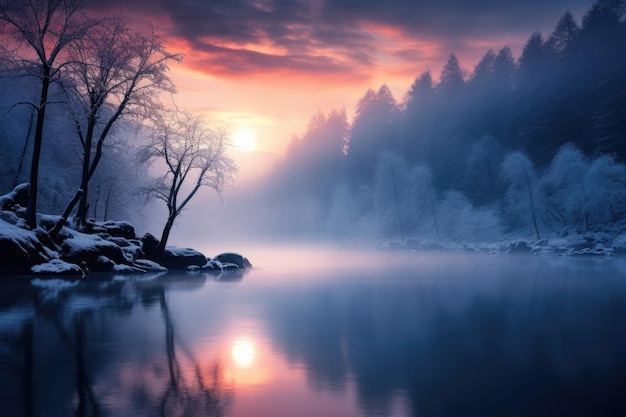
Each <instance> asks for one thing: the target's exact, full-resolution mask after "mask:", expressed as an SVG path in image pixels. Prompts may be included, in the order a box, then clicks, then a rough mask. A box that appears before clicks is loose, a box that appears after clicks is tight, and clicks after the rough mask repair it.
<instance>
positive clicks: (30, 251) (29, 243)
mask: <svg viewBox="0 0 626 417" xmlns="http://www.w3.org/2000/svg"><path fill="white" fill-rule="evenodd" d="M0 256H1V257H2V273H5V274H23V273H28V272H30V268H31V266H33V265H36V264H39V263H42V262H47V261H49V260H50V258H49V257H48V256H47V255H46V251H45V249H44V248H43V246H42V244H41V242H40V241H39V240H38V239H37V235H36V234H35V233H34V232H32V231H30V230H26V229H22V228H21V227H18V226H14V225H12V224H9V223H7V222H5V221H3V220H0Z"/></svg>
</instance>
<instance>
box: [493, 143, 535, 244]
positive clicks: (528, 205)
mask: <svg viewBox="0 0 626 417" xmlns="http://www.w3.org/2000/svg"><path fill="white" fill-rule="evenodd" d="M502 176H503V177H504V179H505V180H506V181H507V182H508V183H509V188H508V191H507V194H506V203H507V210H508V211H509V213H511V214H512V216H513V218H515V219H516V220H519V221H520V222H522V223H525V222H527V221H529V220H530V221H531V222H532V226H533V230H534V232H535V235H536V236H537V239H541V235H540V234H539V226H538V225H537V198H536V194H537V191H536V188H537V174H536V172H535V167H534V165H533V163H532V161H531V160H530V159H529V158H528V156H526V154H525V153H524V152H521V151H517V152H513V153H511V154H509V155H508V156H507V157H506V158H505V160H504V162H503V163H502Z"/></svg>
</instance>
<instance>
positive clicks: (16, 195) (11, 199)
mask: <svg viewBox="0 0 626 417" xmlns="http://www.w3.org/2000/svg"><path fill="white" fill-rule="evenodd" d="M28 189H29V184H28V183H25V184H20V185H18V186H17V187H15V188H14V189H13V191H11V192H10V193H8V194H5V195H3V196H0V210H3V211H4V210H9V211H18V210H19V207H26V205H27V204H28Z"/></svg>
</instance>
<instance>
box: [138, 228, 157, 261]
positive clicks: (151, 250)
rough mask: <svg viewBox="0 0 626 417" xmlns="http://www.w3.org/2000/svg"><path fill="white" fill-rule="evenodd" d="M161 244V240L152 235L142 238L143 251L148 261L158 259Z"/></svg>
mask: <svg viewBox="0 0 626 417" xmlns="http://www.w3.org/2000/svg"><path fill="white" fill-rule="evenodd" d="M159 243H160V242H159V239H157V238H156V237H154V236H152V235H151V234H150V233H146V234H145V235H143V237H142V238H141V250H142V251H143V253H144V254H145V255H146V257H147V258H148V259H156V258H157V257H158V253H157V247H158V246H159Z"/></svg>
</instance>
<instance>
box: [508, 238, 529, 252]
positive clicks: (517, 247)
mask: <svg viewBox="0 0 626 417" xmlns="http://www.w3.org/2000/svg"><path fill="white" fill-rule="evenodd" d="M531 250H532V248H531V247H530V245H529V244H528V242H526V241H525V240H517V241H515V242H511V243H510V244H509V247H508V249H507V251H506V253H530V251H531Z"/></svg>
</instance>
